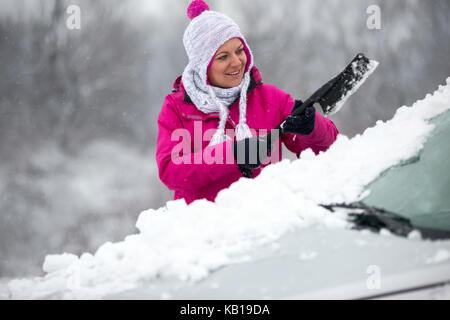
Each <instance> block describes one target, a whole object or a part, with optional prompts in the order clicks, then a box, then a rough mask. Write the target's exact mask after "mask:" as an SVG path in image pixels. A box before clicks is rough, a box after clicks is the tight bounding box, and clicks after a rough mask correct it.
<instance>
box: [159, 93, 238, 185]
mask: <svg viewBox="0 0 450 320" xmlns="http://www.w3.org/2000/svg"><path fill="white" fill-rule="evenodd" d="M177 129H183V125H182V121H181V119H180V116H179V113H178V110H177V108H176V103H175V102H174V101H173V98H172V97H171V96H170V95H168V96H167V97H166V99H165V101H164V104H163V107H162V109H161V112H160V114H159V117H158V139H157V145H156V162H157V165H158V172H159V178H160V179H161V181H162V182H163V183H164V184H165V185H166V186H167V187H168V188H169V189H170V190H174V191H176V190H182V191H186V190H196V189H199V188H202V187H205V186H207V185H208V184H210V183H211V182H213V181H216V180H218V179H220V178H223V177H224V176H225V175H228V176H229V175H231V176H235V177H236V180H238V179H239V178H240V177H242V175H241V173H240V170H239V167H238V165H237V163H236V162H235V159H234V156H233V152H232V147H233V144H232V143H233V142H232V141H231V140H229V141H226V142H224V143H221V144H218V145H215V146H212V147H210V146H208V147H206V148H204V149H203V150H200V151H198V152H195V153H193V152H192V149H191V143H190V141H193V139H194V137H182V139H184V140H183V141H184V142H185V143H184V145H185V148H183V149H181V148H179V146H180V140H179V139H178V140H176V139H173V137H172V134H173V133H174V131H175V130H177ZM184 132H187V130H184ZM186 134H187V133H186ZM173 140H176V141H173ZM180 149H181V150H180ZM204 155H209V158H210V159H215V161H214V163H211V164H208V163H209V162H211V161H204V157H203V156H204Z"/></svg>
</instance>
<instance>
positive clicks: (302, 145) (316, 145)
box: [280, 90, 339, 158]
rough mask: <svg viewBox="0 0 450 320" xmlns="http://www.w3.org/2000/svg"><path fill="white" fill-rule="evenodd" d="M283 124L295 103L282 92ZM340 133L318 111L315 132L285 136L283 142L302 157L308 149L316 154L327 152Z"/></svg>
mask: <svg viewBox="0 0 450 320" xmlns="http://www.w3.org/2000/svg"><path fill="white" fill-rule="evenodd" d="M280 102H281V106H280V108H281V119H280V120H281V122H283V121H284V120H285V119H286V118H287V117H288V116H289V115H290V114H291V111H292V108H293V107H294V104H295V101H294V99H293V98H292V97H291V96H290V95H289V94H288V93H285V92H283V91H281V90H280ZM338 134H339V131H338V130H337V128H336V126H335V125H334V123H333V122H332V121H331V120H330V119H327V118H325V117H323V116H322V115H321V114H320V113H319V112H317V111H316V121H315V125H314V130H313V132H312V133H311V134H310V135H297V134H290V133H289V134H285V135H283V136H282V138H281V141H282V142H283V143H284V144H285V146H286V148H288V149H289V150H290V151H291V152H293V153H295V154H296V155H297V158H299V157H300V153H301V152H302V151H304V150H306V149H309V148H310V149H312V150H313V151H314V153H315V154H319V152H321V151H326V150H328V148H329V147H330V146H331V145H332V144H333V143H334V142H335V141H336V138H337V135H338Z"/></svg>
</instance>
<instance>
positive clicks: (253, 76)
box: [172, 66, 262, 104]
mask: <svg viewBox="0 0 450 320" xmlns="http://www.w3.org/2000/svg"><path fill="white" fill-rule="evenodd" d="M181 79H182V76H179V77H178V78H177V80H175V82H174V84H173V90H172V92H178V91H180V90H182V92H184V102H186V103H191V104H193V102H192V100H191V97H189V95H188V94H187V92H186V90H184V87H183V82H182V80H181ZM261 83H262V77H261V74H260V73H259V70H258V68H256V67H255V66H253V68H252V69H251V70H250V84H249V85H248V89H247V94H248V93H250V92H251V91H252V90H253V89H255V88H256V87H257V86H258V85H259V84H261ZM237 100H239V98H237V99H236V101H237ZM236 101H235V102H236ZM235 102H234V103H235Z"/></svg>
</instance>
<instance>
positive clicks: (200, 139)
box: [156, 67, 338, 204]
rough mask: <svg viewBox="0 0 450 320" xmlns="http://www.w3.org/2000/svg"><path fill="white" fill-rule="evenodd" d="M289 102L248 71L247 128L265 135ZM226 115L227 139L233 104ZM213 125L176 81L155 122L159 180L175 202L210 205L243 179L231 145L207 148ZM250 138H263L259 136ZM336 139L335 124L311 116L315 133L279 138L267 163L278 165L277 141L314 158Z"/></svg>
mask: <svg viewBox="0 0 450 320" xmlns="http://www.w3.org/2000/svg"><path fill="white" fill-rule="evenodd" d="M294 103H295V101H294V99H293V98H292V97H291V96H290V95H289V94H287V93H285V92H283V91H282V90H280V89H278V88H277V87H275V86H273V85H269V84H263V83H262V78H261V75H260V73H259V71H258V69H257V68H256V67H253V68H252V70H251V83H250V85H249V90H248V94H247V124H248V126H249V127H250V128H251V129H255V130H261V129H267V130H266V132H264V133H265V134H267V133H268V132H269V131H270V130H271V129H273V128H275V127H276V126H277V125H279V124H280V123H282V122H283V121H284V120H285V119H286V117H288V116H289V115H290V113H291V111H292V108H293V106H294ZM229 110H230V112H229V117H228V119H227V123H226V127H225V129H226V133H227V134H228V135H229V136H230V133H233V132H234V130H233V129H234V128H235V127H236V124H237V123H239V103H238V101H236V102H235V103H234V104H232V105H231V106H230V107H229ZM218 123H219V114H218V113H213V114H205V113H203V112H201V111H199V110H198V109H197V108H196V106H195V105H194V104H193V103H192V101H191V100H190V98H189V96H188V95H187V94H186V93H185V90H184V87H183V83H182V81H181V77H179V78H178V79H177V80H176V81H175V83H174V90H173V93H172V94H169V95H168V96H166V98H165V101H164V104H163V106H162V109H161V112H160V114H159V117H158V141H157V150H156V161H157V164H158V169H159V177H160V179H161V181H162V182H163V183H164V184H165V185H166V186H167V187H168V188H169V189H170V190H173V191H175V200H176V199H182V198H184V199H185V200H186V202H187V203H188V204H189V203H191V202H193V201H195V200H197V199H207V200H209V201H214V200H215V198H216V196H217V194H218V193H219V191H221V190H223V189H225V188H228V187H229V186H230V185H231V184H232V183H234V182H236V181H237V180H239V179H240V178H242V174H241V172H240V170H239V167H238V165H237V163H236V161H235V160H234V157H233V152H232V143H233V141H231V140H229V141H226V142H224V143H222V144H218V145H215V146H212V147H210V146H208V144H209V140H210V139H211V137H212V135H213V134H214V132H215V131H216V130H217V127H218ZM208 130H209V131H208ZM207 131H208V133H206V132H207ZM253 134H254V135H255V134H261V135H264V134H263V133H260V132H258V131H257V132H256V133H253ZM337 135H338V130H337V129H336V126H335V125H334V123H333V122H332V121H331V120H329V119H327V118H324V117H322V116H321V115H320V114H319V113H317V112H316V121H315V127H314V131H313V132H312V133H311V134H310V135H308V136H301V135H294V134H285V135H283V136H282V137H281V139H280V140H278V143H275V149H276V150H277V156H275V157H273V156H272V157H271V158H270V163H275V162H279V161H281V159H282V154H281V142H283V143H284V144H285V146H286V147H287V148H288V149H289V150H290V151H292V152H293V153H295V154H296V155H297V157H299V156H300V153H301V152H302V151H303V150H306V149H308V148H311V149H312V150H313V151H314V152H315V153H316V154H318V153H319V152H320V151H326V150H327V149H328V148H329V147H330V145H331V144H332V143H333V142H334V141H335V140H336V136H337ZM231 137H232V138H234V136H231ZM183 146H184V147H183ZM205 154H206V155H209V156H212V157H214V159H216V160H215V161H214V163H211V161H208V160H207V157H205ZM202 156H203V157H205V159H206V160H203V158H202ZM217 159H220V160H223V161H217ZM270 163H269V164H270ZM267 165H268V164H266V165H262V166H261V169H256V170H254V173H253V177H257V176H258V175H259V174H260V173H261V170H262V168H263V167H265V166H267Z"/></svg>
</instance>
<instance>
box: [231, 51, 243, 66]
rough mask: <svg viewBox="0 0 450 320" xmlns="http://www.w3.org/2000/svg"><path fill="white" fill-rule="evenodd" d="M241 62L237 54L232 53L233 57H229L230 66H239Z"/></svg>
mask: <svg viewBox="0 0 450 320" xmlns="http://www.w3.org/2000/svg"><path fill="white" fill-rule="evenodd" d="M241 64H242V61H241V59H239V56H238V55H236V54H234V55H233V59H231V66H236V67H237V66H240V65H241Z"/></svg>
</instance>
